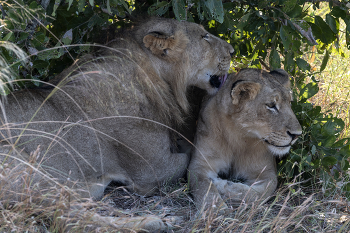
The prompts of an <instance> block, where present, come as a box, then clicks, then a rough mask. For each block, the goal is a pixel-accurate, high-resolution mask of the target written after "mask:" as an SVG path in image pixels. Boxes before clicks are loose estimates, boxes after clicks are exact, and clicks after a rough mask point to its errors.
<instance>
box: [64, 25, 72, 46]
mask: <svg viewBox="0 0 350 233" xmlns="http://www.w3.org/2000/svg"><path fill="white" fill-rule="evenodd" d="M72 40H73V31H72V29H69V30H68V31H66V33H64V35H63V36H62V43H63V44H64V45H70V44H71V43H72Z"/></svg>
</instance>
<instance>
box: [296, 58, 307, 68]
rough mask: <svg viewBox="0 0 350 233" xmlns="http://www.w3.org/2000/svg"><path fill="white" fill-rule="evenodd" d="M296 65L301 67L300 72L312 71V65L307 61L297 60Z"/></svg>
mask: <svg viewBox="0 0 350 233" xmlns="http://www.w3.org/2000/svg"><path fill="white" fill-rule="evenodd" d="M296 63H297V65H298V67H299V69H300V70H302V71H305V70H310V65H309V63H308V62H307V61H305V60H304V59H301V58H297V59H296Z"/></svg>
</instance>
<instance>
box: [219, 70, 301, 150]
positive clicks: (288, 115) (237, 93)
mask: <svg viewBox="0 0 350 233" xmlns="http://www.w3.org/2000/svg"><path fill="white" fill-rule="evenodd" d="M230 76H231V80H230V85H227V86H226V89H228V88H229V89H230V90H227V91H228V92H229V93H230V96H231V98H224V97H223V98H222V101H226V102H227V101H230V102H231V103H225V104H224V105H223V106H225V107H226V111H227V114H228V116H231V117H232V118H234V119H232V122H234V124H235V125H236V127H235V128H239V132H242V135H241V136H240V135H239V134H238V133H237V136H238V137H246V138H250V140H252V141H253V140H255V141H256V143H258V142H263V143H264V145H265V146H266V148H268V150H270V152H272V153H273V154H274V155H276V156H281V155H284V154H286V153H288V152H289V150H290V147H291V145H293V144H294V143H295V141H296V140H297V137H298V136H299V135H300V134H301V126H300V124H299V122H298V120H297V118H296V116H295V115H294V113H293V111H292V109H291V104H290V102H291V101H292V93H291V91H290V81H289V76H288V74H287V72H285V71H284V70H281V69H278V70H274V71H271V72H266V71H263V70H258V69H243V70H241V71H240V72H239V73H238V74H236V75H230Z"/></svg>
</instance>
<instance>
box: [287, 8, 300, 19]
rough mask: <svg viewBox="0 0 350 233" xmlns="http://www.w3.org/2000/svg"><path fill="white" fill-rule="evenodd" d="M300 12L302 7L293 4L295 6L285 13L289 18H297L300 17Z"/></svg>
mask: <svg viewBox="0 0 350 233" xmlns="http://www.w3.org/2000/svg"><path fill="white" fill-rule="evenodd" d="M302 13H303V8H302V7H301V6H299V5H295V7H294V8H293V9H292V10H291V11H289V12H288V13H287V15H288V16H289V17H290V18H299V17H301V15H302Z"/></svg>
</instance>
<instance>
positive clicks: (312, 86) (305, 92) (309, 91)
mask: <svg viewBox="0 0 350 233" xmlns="http://www.w3.org/2000/svg"><path fill="white" fill-rule="evenodd" d="M318 90H319V88H318V85H317V83H314V82H311V83H308V84H306V85H305V86H304V87H303V88H302V89H301V90H300V97H302V98H304V99H309V98H311V97H312V96H314V95H316V94H317V92H318Z"/></svg>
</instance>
